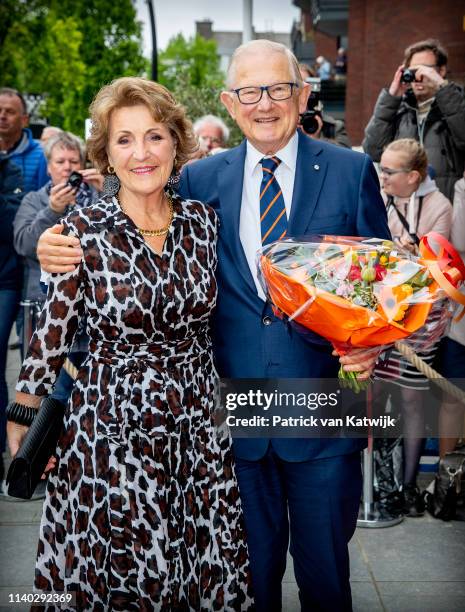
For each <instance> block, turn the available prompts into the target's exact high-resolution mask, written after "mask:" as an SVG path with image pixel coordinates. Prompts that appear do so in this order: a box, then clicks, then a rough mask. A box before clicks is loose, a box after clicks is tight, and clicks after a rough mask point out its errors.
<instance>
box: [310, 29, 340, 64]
mask: <svg viewBox="0 0 465 612" xmlns="http://www.w3.org/2000/svg"><path fill="white" fill-rule="evenodd" d="M314 40H315V53H316V57H318V56H319V55H323V57H325V58H326V59H327V60H329V61H330V62H331V64H332V65H334V62H335V60H336V56H337V38H336V37H335V36H329V34H325V33H324V32H319V31H318V30H315V31H314Z"/></svg>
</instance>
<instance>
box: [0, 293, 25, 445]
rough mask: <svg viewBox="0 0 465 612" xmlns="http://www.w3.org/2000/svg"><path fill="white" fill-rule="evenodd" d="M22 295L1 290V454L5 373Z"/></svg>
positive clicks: (4, 436)
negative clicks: (9, 344) (11, 333)
mask: <svg viewBox="0 0 465 612" xmlns="http://www.w3.org/2000/svg"><path fill="white" fill-rule="evenodd" d="M20 297H21V294H20V292H19V291H16V290H15V289H0V453H3V452H4V451H5V447H6V417H5V409H6V407H7V405H8V387H7V384H6V378H5V371H6V359H7V354H8V340H9V339H10V332H11V328H12V326H13V323H14V321H15V319H16V315H17V314H18V309H19V300H20Z"/></svg>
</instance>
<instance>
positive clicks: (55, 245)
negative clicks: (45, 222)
mask: <svg viewBox="0 0 465 612" xmlns="http://www.w3.org/2000/svg"><path fill="white" fill-rule="evenodd" d="M62 231H63V226H62V225H54V226H53V227H49V228H48V229H47V230H45V232H44V233H43V234H42V235H41V237H40V238H39V242H38V243H37V257H38V259H39V263H40V267H41V268H42V270H45V272H59V273H61V274H62V273H64V272H72V271H73V270H74V269H75V268H76V266H77V265H78V264H79V263H80V261H81V259H82V255H83V253H82V249H81V247H80V242H79V239H78V238H76V237H75V236H62V235H61V233H62Z"/></svg>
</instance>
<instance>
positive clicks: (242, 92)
mask: <svg viewBox="0 0 465 612" xmlns="http://www.w3.org/2000/svg"><path fill="white" fill-rule="evenodd" d="M298 86H299V84H298V83H276V84H275V85H262V86H261V87H240V88H239V89H231V91H232V92H234V93H235V94H237V97H238V98H239V102H240V103H241V104H257V103H258V102H260V100H261V99H262V96H263V92H264V91H266V93H267V94H268V96H269V98H270V99H271V100H274V101H275V102H280V101H281V100H287V99H288V98H290V97H291V96H292V92H293V91H294V87H298Z"/></svg>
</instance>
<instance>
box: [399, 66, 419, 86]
mask: <svg viewBox="0 0 465 612" xmlns="http://www.w3.org/2000/svg"><path fill="white" fill-rule="evenodd" d="M415 73H416V70H411V69H410V68H404V69H403V70H402V76H401V78H400V80H401V82H402V83H413V82H414V80H415Z"/></svg>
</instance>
